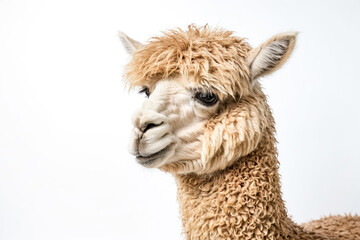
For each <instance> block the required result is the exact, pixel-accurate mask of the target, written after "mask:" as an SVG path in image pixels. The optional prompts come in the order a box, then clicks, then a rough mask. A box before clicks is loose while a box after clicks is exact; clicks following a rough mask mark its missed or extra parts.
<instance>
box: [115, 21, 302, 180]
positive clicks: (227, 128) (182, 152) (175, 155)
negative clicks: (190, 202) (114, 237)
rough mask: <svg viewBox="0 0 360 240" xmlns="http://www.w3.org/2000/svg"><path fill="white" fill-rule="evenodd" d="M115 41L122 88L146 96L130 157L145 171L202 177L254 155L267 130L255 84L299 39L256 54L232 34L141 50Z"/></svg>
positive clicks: (197, 33)
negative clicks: (120, 54) (121, 55)
mask: <svg viewBox="0 0 360 240" xmlns="http://www.w3.org/2000/svg"><path fill="white" fill-rule="evenodd" d="M120 39H121V40H122V42H123V44H124V46H125V48H126V50H127V51H128V52H129V53H130V54H131V55H132V56H131V60H130V62H129V63H128V64H127V66H126V70H125V75H124V76H125V79H126V81H127V84H128V86H129V87H130V88H139V89H140V92H141V93H144V94H146V96H147V99H146V100H145V101H144V103H143V105H142V107H141V108H140V109H138V110H137V111H136V112H135V113H134V115H133V118H132V122H133V125H134V128H133V131H132V134H131V139H130V145H129V151H130V153H131V154H133V155H135V156H136V160H137V162H139V163H140V164H142V165H144V166H145V167H150V168H160V169H162V170H164V171H168V172H172V173H179V174H186V173H195V174H204V173H211V172H214V171H217V170H222V169H224V168H226V167H227V166H229V165H231V164H233V163H234V161H236V160H237V159H239V158H240V157H242V156H245V155H247V154H249V153H251V152H252V151H253V150H254V149H255V148H256V147H257V144H258V143H259V141H260V140H261V137H262V134H263V133H264V131H265V129H266V128H267V127H269V126H272V117H271V113H270V111H269V109H268V107H267V104H266V98H265V96H264V94H263V93H262V91H261V86H260V84H259V82H258V81H257V80H258V79H259V77H261V76H264V75H267V74H269V73H271V72H273V71H275V70H276V69H278V68H279V67H281V66H282V64H283V63H284V62H285V61H286V60H287V59H288V58H289V55H290V54H291V52H292V50H293V49H294V45H295V40H296V33H293V32H288V33H282V34H278V35H275V36H274V37H272V38H270V39H269V40H267V41H266V42H265V43H263V44H261V45H260V46H259V47H257V48H251V47H250V46H249V44H248V43H246V42H245V41H244V39H242V38H238V37H235V36H233V35H232V32H229V31H224V30H221V29H211V28H209V27H201V28H197V27H194V26H190V27H189V28H188V29H187V30H186V31H183V30H180V29H177V30H173V31H169V32H166V33H165V34H164V35H163V36H161V37H156V38H153V39H152V40H151V41H149V42H148V43H147V44H146V45H143V44H141V43H139V42H137V41H135V40H133V39H131V38H129V37H128V36H126V35H125V34H123V33H121V34H120Z"/></svg>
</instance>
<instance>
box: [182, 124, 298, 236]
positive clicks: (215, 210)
mask: <svg viewBox="0 0 360 240" xmlns="http://www.w3.org/2000/svg"><path fill="white" fill-rule="evenodd" d="M275 142H276V141H275V138H274V136H273V133H272V131H271V130H268V134H267V135H265V136H263V138H262V140H261V142H260V143H259V145H258V147H257V149H256V150H255V151H253V152H252V153H251V154H249V155H248V156H246V157H242V158H241V159H239V160H238V161H236V162H235V163H234V164H233V165H232V166H230V167H228V168H227V169H225V170H223V171H219V172H216V173H214V174H212V175H211V176H210V175H209V176H203V175H201V176H199V175H192V174H190V175H175V178H176V182H177V186H178V200H179V204H180V212H181V217H182V223H183V229H184V234H185V235H186V237H187V239H288V238H291V239H300V235H301V238H303V237H305V236H304V234H305V233H304V232H303V230H302V229H301V228H300V227H298V226H297V225H295V224H294V223H293V222H292V221H291V220H290V219H289V218H288V217H287V213H286V209H285V205H284V202H283V200H282V197H281V190H280V179H279V174H278V166H279V162H278V160H277V150H276V146H275ZM297 235H299V236H297Z"/></svg>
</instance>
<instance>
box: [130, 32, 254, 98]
mask: <svg viewBox="0 0 360 240" xmlns="http://www.w3.org/2000/svg"><path fill="white" fill-rule="evenodd" d="M250 50H251V47H250V45H249V44H248V43H246V42H245V41H244V39H242V38H238V37H235V36H233V33H232V32H231V31H225V30H223V29H221V28H216V29H212V28H210V27H208V26H203V27H197V26H195V25H190V26H189V27H188V29H187V31H184V30H182V29H179V28H178V29H175V30H169V31H166V32H164V35H163V36H161V37H153V38H152V39H151V40H150V41H149V42H148V43H147V44H146V45H144V46H143V47H142V48H140V49H138V50H137V51H136V52H135V53H134V54H133V57H132V59H131V61H130V62H129V63H128V64H127V66H126V68H125V74H124V77H125V79H126V83H127V86H128V88H129V89H131V88H133V87H136V86H144V85H145V86H148V87H152V86H154V84H155V83H156V82H157V81H158V80H160V79H165V78H176V77H179V76H181V77H182V78H187V79H190V80H191V81H192V82H195V83H197V85H198V87H201V88H205V89H208V90H210V91H214V92H215V93H217V94H218V95H219V98H220V99H221V100H224V99H225V98H226V97H228V96H231V97H233V98H235V97H237V96H242V95H244V94H246V93H247V92H248V91H249V88H250V82H249V70H248V68H247V67H246V62H245V61H246V57H247V53H248V52H249V51H250Z"/></svg>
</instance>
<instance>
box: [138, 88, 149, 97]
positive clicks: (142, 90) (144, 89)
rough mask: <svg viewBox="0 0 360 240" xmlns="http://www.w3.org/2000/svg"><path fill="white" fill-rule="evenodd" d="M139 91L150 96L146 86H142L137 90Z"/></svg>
mask: <svg viewBox="0 0 360 240" xmlns="http://www.w3.org/2000/svg"><path fill="white" fill-rule="evenodd" d="M139 93H145V95H146V96H147V97H149V96H150V90H149V88H148V87H143V88H142V89H141V90H140V91H139Z"/></svg>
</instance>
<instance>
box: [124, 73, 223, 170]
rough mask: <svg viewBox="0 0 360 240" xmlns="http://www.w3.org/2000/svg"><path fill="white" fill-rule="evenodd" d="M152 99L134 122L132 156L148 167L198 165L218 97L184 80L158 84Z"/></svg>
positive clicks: (151, 93) (130, 147)
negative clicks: (205, 129) (205, 128)
mask: <svg viewBox="0 0 360 240" xmlns="http://www.w3.org/2000/svg"><path fill="white" fill-rule="evenodd" d="M148 95H149V96H148V99H146V100H145V101H144V103H143V105H142V107H141V108H140V109H138V110H137V111H136V112H135V113H134V115H133V118H132V123H133V125H134V128H133V130H132V134H131V137H130V144H129V151H130V153H131V154H133V155H134V156H136V161H137V162H138V163H140V164H142V165H143V166H145V167H162V166H166V165H171V164H177V163H179V162H188V163H190V162H193V163H196V162H197V161H198V160H199V159H200V158H201V148H202V146H201V145H202V142H203V140H202V136H203V133H204V124H205V123H206V122H207V121H208V120H209V118H211V117H212V116H214V114H215V113H216V111H217V109H218V107H219V103H218V101H217V99H216V95H214V94H207V93H205V92H204V90H201V89H200V88H198V87H191V83H190V82H189V81H186V80H181V79H176V80H175V79H165V80H161V81H158V82H157V83H156V84H155V85H154V86H152V87H151V88H150V89H149V92H148Z"/></svg>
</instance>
